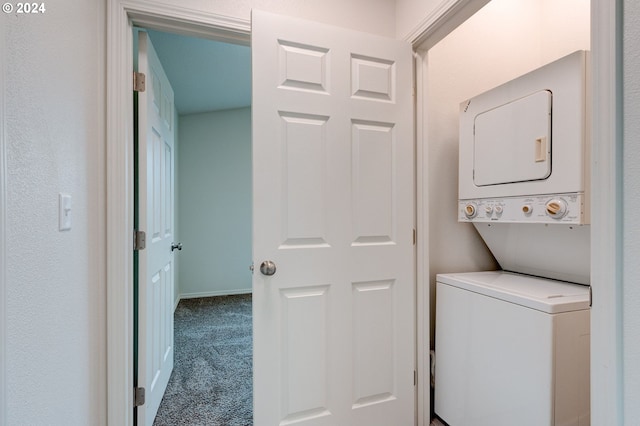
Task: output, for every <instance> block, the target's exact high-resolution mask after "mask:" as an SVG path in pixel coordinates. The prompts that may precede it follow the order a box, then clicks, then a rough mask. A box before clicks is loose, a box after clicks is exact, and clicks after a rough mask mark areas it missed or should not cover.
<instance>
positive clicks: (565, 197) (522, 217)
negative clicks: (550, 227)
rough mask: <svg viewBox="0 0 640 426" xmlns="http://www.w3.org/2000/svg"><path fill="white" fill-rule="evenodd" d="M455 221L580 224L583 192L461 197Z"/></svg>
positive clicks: (582, 212)
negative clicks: (526, 195)
mask: <svg viewBox="0 0 640 426" xmlns="http://www.w3.org/2000/svg"><path fill="white" fill-rule="evenodd" d="M458 221H459V222H504V223H564V224H583V222H584V195H583V194H582V193H570V194H549V195H535V196H528V197H502V198H479V199H470V200H460V201H459V202H458Z"/></svg>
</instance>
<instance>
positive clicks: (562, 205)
mask: <svg viewBox="0 0 640 426" xmlns="http://www.w3.org/2000/svg"><path fill="white" fill-rule="evenodd" d="M545 207H546V211H547V214H548V215H549V216H551V217H552V218H554V219H562V218H563V217H564V215H566V214H567V202H566V201H564V200H562V199H560V198H554V199H553V200H549V201H547V204H546V206H545Z"/></svg>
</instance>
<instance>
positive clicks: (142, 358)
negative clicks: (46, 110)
mask: <svg viewBox="0 0 640 426" xmlns="http://www.w3.org/2000/svg"><path fill="white" fill-rule="evenodd" d="M138 71H139V72H141V73H144V74H145V76H146V90H145V91H144V92H139V93H138V137H139V139H138V152H139V158H138V188H139V195H138V206H139V207H138V208H139V210H138V211H139V229H140V230H143V231H145V232H146V248H145V249H143V250H140V251H139V252H138V259H139V260H138V262H139V263H138V264H139V267H138V271H139V272H138V288H139V299H138V333H139V334H138V386H139V387H140V386H142V387H144V388H145V391H146V401H145V404H144V405H142V406H140V407H138V425H140V426H144V425H147V426H150V425H152V424H153V420H154V418H155V415H156V412H157V411H158V407H159V406H160V401H161V400H162V396H163V394H164V391H165V389H166V387H167V383H168V382H169V377H170V376H171V371H172V370H173V294H174V293H173V286H174V263H173V254H172V250H171V244H172V242H173V238H174V196H173V195H174V129H173V126H174V125H175V123H174V120H175V118H174V107H173V89H172V88H171V85H170V83H169V80H168V79H167V76H166V75H165V73H164V70H163V69H162V65H161V64H160V61H159V59H158V57H157V55H156V53H155V50H154V49H153V45H152V44H151V41H150V40H149V37H148V35H147V33H146V32H143V31H140V32H139V33H138Z"/></svg>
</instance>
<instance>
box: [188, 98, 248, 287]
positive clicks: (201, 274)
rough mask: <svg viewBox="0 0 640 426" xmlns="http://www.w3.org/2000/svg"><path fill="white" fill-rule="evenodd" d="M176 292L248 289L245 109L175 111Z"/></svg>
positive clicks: (246, 130)
mask: <svg viewBox="0 0 640 426" xmlns="http://www.w3.org/2000/svg"><path fill="white" fill-rule="evenodd" d="M179 126H180V127H179V136H178V139H179V145H180V155H179V160H178V164H179V166H178V167H179V183H178V212H179V213H178V214H179V218H180V219H179V222H178V228H179V233H180V241H181V242H182V244H183V246H184V248H183V250H182V251H181V252H179V253H178V257H179V263H180V272H179V275H178V280H177V282H178V286H179V288H180V295H181V297H183V298H185V297H205V296H214V295H220V294H235V293H241V292H250V291H251V272H250V271H249V265H250V264H251V255H252V254H251V253H252V252H251V109H250V108H241V109H233V110H226V111H218V112H209V113H203V114H192V115H182V116H180V124H179Z"/></svg>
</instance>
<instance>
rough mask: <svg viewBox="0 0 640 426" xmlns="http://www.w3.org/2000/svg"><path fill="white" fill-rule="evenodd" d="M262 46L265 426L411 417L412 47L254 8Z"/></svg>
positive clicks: (258, 346)
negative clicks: (271, 268)
mask: <svg viewBox="0 0 640 426" xmlns="http://www.w3.org/2000/svg"><path fill="white" fill-rule="evenodd" d="M252 52H253V57H252V67H253V105H252V108H253V185H254V186H253V208H254V211H253V259H254V262H255V272H254V278H253V295H254V301H253V311H254V424H256V425H261V426H271V425H288V424H300V425H332V426H336V425H345V426H346V425H362V426H376V425H380V426H389V425H394V426H403V425H413V424H414V422H415V387H414V369H415V278H414V265H415V261H414V245H413V228H414V203H413V200H414V197H415V194H414V142H413V112H412V111H413V110H412V95H411V91H412V83H411V81H412V76H411V66H412V52H411V48H410V46H409V45H408V44H407V43H404V42H401V41H397V40H390V39H385V38H380V37H377V36H372V35H368V34H363V33H358V32H354V31H350V30H346V29H339V28H335V27H330V26H326V25H321V24H317V23H313V22H308V21H302V20H298V19H292V18H286V17H282V16H278V15H273V14H268V13H264V12H257V11H254V12H253V15H252ZM267 260H269V261H273V262H274V263H275V266H276V272H275V274H274V275H270V276H269V275H264V274H262V273H261V272H260V265H261V263H262V262H263V261H267Z"/></svg>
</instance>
